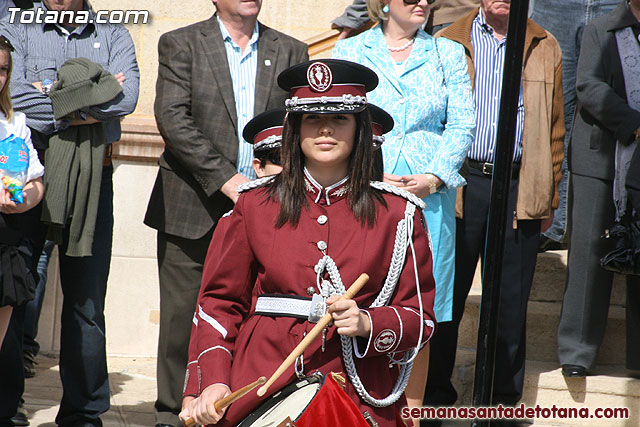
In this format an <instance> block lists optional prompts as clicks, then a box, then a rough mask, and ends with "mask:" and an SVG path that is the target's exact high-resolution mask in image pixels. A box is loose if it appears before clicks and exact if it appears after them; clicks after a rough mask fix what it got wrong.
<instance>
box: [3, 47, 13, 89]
mask: <svg viewBox="0 0 640 427" xmlns="http://www.w3.org/2000/svg"><path fill="white" fill-rule="evenodd" d="M10 59H11V54H10V53H9V52H8V51H6V50H0V90H2V89H4V85H5V84H7V79H8V78H9V60H10Z"/></svg>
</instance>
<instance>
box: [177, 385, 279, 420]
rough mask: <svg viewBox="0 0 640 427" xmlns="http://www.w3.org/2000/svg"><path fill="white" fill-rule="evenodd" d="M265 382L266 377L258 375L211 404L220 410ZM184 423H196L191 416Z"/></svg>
mask: <svg viewBox="0 0 640 427" xmlns="http://www.w3.org/2000/svg"><path fill="white" fill-rule="evenodd" d="M265 382H267V379H266V378H265V377H260V378H258V379H257V380H255V381H254V382H252V383H251V384H249V385H246V386H244V387H242V388H241V389H239V390H236V391H234V392H233V393H231V394H230V395H228V396H227V397H224V398H222V399H220V400H218V401H217V402H216V403H214V404H213V406H214V407H215V408H216V411H218V412H220V411H221V410H222V409H224V408H226V407H227V406H229V405H231V404H232V403H233V402H235V401H236V400H238V399H240V398H241V397H242V396H244V395H245V394H247V393H249V392H250V391H251V390H253V389H254V388H256V387H258V386H259V385H262V384H264V383H265ZM184 425H185V427H192V426H195V425H196V422H195V421H194V419H193V418H188V419H187V421H185V423H184Z"/></svg>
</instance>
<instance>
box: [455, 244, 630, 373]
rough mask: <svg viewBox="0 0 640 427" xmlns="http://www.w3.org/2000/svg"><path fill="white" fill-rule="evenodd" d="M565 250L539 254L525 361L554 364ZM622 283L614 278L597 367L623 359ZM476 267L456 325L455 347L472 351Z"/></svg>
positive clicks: (476, 308)
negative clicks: (458, 329) (457, 330)
mask: <svg viewBox="0 0 640 427" xmlns="http://www.w3.org/2000/svg"><path fill="white" fill-rule="evenodd" d="M566 254H567V251H551V252H545V253H542V254H539V256H538V263H537V265H536V273H535V276H534V280H533V286H532V289H531V295H530V298H529V304H528V309H527V310H528V312H527V360H533V361H542V362H556V363H557V362H558V357H557V337H558V323H559V320H560V310H561V308H562V296H563V293H564V287H565V275H566ZM624 291H625V284H624V279H623V277H622V276H617V277H616V278H615V279H614V283H613V289H612V292H611V305H610V308H609V320H608V322H607V329H606V333H605V337H604V341H603V343H602V345H601V347H600V354H599V356H598V359H597V363H598V364H604V365H611V364H614V365H624V362H625V360H624V357H625V310H624V300H625V292H624ZM481 294H482V290H481V279H480V268H478V270H477V271H476V277H475V279H474V284H473V287H472V288H471V292H470V293H469V297H468V298H467V304H466V307H465V314H464V316H463V318H462V322H461V324H460V335H459V338H458V346H459V347H460V348H463V349H475V348H476V343H477V322H478V313H479V308H480V299H481Z"/></svg>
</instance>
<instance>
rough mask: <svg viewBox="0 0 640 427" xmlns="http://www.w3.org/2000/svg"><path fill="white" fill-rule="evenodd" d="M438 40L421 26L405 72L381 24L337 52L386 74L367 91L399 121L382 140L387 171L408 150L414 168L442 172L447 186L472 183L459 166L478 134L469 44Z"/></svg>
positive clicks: (344, 43)
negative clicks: (397, 66) (398, 68)
mask: <svg viewBox="0 0 640 427" xmlns="http://www.w3.org/2000/svg"><path fill="white" fill-rule="evenodd" d="M437 44H438V45H437V50H436V42H435V39H434V38H433V37H432V36H430V35H429V34H427V33H425V32H424V31H423V30H419V31H418V33H417V36H416V40H415V43H414V45H413V48H412V50H411V54H410V55H409V57H408V58H407V59H406V61H405V62H406V64H405V69H404V72H403V73H402V75H400V76H398V75H397V73H396V70H395V68H394V62H393V59H392V58H391V55H390V53H389V50H388V49H387V44H386V42H385V39H384V34H383V33H382V27H381V26H380V25H378V26H376V27H374V28H372V29H370V30H368V31H365V32H364V33H362V34H360V35H358V36H356V37H351V38H348V39H345V40H341V41H339V42H338V43H337V44H336V46H335V48H334V49H333V57H334V58H339V59H346V60H349V61H353V62H358V63H360V64H362V65H365V66H367V67H369V68H371V69H372V70H373V71H375V72H376V74H377V75H378V78H379V79H380V83H379V84H378V87H377V88H376V89H375V90H374V91H373V92H370V93H369V94H368V95H367V96H368V99H369V102H372V103H374V104H376V105H378V106H379V107H381V108H384V109H385V110H386V111H387V112H388V113H389V114H391V116H392V117H393V120H394V121H395V126H394V128H393V130H392V131H391V132H389V133H388V134H386V135H385V138H386V139H385V142H384V144H382V149H383V150H382V152H383V157H384V169H385V171H386V172H391V171H393V170H394V168H395V166H396V163H397V162H398V158H399V156H400V154H401V153H402V154H403V155H404V157H405V159H406V160H407V162H408V163H409V167H410V168H411V170H412V171H413V173H432V174H434V175H437V176H438V177H439V178H440V179H441V180H442V181H443V182H444V183H445V185H446V187H447V188H443V189H442V190H446V189H448V188H454V187H459V186H462V185H464V184H465V183H466V182H465V180H464V178H462V176H461V175H460V174H459V173H458V170H459V169H460V167H461V166H462V163H463V161H464V159H465V158H466V155H467V151H468V150H469V147H470V145H471V142H472V141H473V138H474V135H475V116H474V106H473V98H472V97H473V95H472V92H471V82H470V80H469V73H468V71H467V59H466V57H465V53H464V48H463V47H462V45H460V44H458V43H456V42H453V41H451V40H448V39H443V38H441V39H439V40H438V42H437ZM438 53H439V56H440V59H439V58H438ZM443 71H444V75H443Z"/></svg>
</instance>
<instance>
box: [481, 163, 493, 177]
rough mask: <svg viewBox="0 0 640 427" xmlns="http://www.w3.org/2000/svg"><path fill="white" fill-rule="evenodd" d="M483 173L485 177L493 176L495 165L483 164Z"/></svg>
mask: <svg viewBox="0 0 640 427" xmlns="http://www.w3.org/2000/svg"><path fill="white" fill-rule="evenodd" d="M482 173H483V174H485V175H492V174H493V163H483V164H482Z"/></svg>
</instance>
